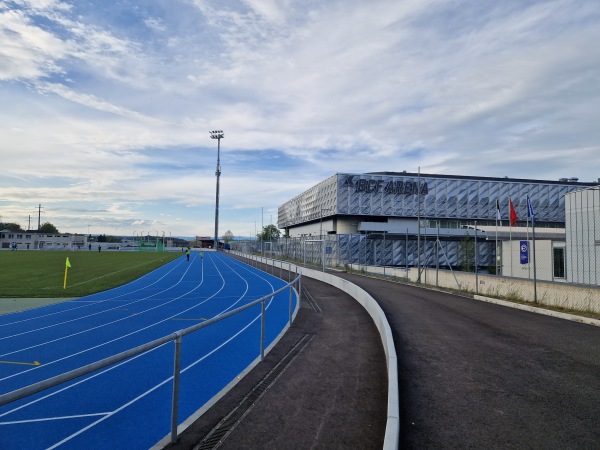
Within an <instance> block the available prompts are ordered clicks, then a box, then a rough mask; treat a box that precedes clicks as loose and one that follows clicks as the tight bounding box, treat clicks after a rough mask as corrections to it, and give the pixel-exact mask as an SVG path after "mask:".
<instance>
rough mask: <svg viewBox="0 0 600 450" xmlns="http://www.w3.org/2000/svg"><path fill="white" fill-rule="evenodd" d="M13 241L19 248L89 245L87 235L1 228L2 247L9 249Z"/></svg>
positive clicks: (58, 247) (68, 247)
mask: <svg viewBox="0 0 600 450" xmlns="http://www.w3.org/2000/svg"><path fill="white" fill-rule="evenodd" d="M13 243H14V244H16V245H17V250H77V249H83V248H85V247H86V246H87V235H85V234H71V233H56V234H54V233H44V232H39V231H30V230H28V231H12V230H0V248H1V249H3V250H8V249H10V248H11V244H13Z"/></svg>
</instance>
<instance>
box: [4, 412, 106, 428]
mask: <svg viewBox="0 0 600 450" xmlns="http://www.w3.org/2000/svg"><path fill="white" fill-rule="evenodd" d="M108 414H110V413H107V412H103V413H95V414H78V415H75V416H58V417H43V418H41V419H29V420H15V421H13V422H0V426H2V425H17V424H20V423H33V422H51V421H53V420H68V419H81V418H85V417H97V416H106V415H108Z"/></svg>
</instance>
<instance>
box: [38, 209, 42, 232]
mask: <svg viewBox="0 0 600 450" xmlns="http://www.w3.org/2000/svg"><path fill="white" fill-rule="evenodd" d="M40 228H42V205H41V203H40V205H39V206H38V231H40Z"/></svg>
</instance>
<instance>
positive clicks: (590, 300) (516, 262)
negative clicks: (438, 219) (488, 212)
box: [231, 202, 600, 314]
mask: <svg viewBox="0 0 600 450" xmlns="http://www.w3.org/2000/svg"><path fill="white" fill-rule="evenodd" d="M599 203H600V202H599ZM590 217H591V222H590V223H591V225H589V226H586V227H583V228H582V230H585V232H584V231H581V230H580V231H578V232H572V233H571V234H569V233H568V232H567V235H566V239H565V235H564V233H561V232H557V231H554V230H542V231H539V230H538V231H537V234H536V230H534V229H533V227H531V228H530V229H528V230H527V234H526V235H523V236H520V235H519V234H517V233H514V236H508V238H507V237H506V236H503V237H502V239H501V240H499V239H498V236H497V235H496V236H495V235H494V233H493V232H488V233H482V232H478V231H477V230H476V229H473V228H470V229H465V230H464V233H463V234H462V235H460V234H459V235H456V236H453V237H450V238H449V237H447V236H446V237H440V236H439V235H435V236H432V235H431V234H429V235H423V236H418V235H417V236H416V235H414V234H412V235H410V234H409V233H406V234H405V235H402V234H394V235H389V234H385V233H373V234H347V235H339V234H335V235H333V234H332V235H323V236H320V237H319V236H306V237H298V238H280V239H278V240H277V241H276V242H261V241H259V240H249V241H234V242H232V243H231V248H232V250H237V251H241V252H244V253H248V254H259V255H264V256H269V257H272V258H277V259H281V260H286V261H293V262H295V263H298V264H300V265H304V266H306V267H311V268H321V269H322V270H326V269H334V270H352V271H357V272H361V273H368V274H372V275H377V276H383V277H386V278H391V279H398V280H402V281H406V282H414V283H419V284H427V285H431V286H436V287H439V288H446V289H451V290H457V291H461V292H464V293H467V294H469V295H482V296H489V297H493V298H499V299H506V300H510V301H517V302H524V303H533V304H540V305H545V306H551V307H554V308H562V309H567V310H575V311H580V312H587V313H592V314H600V275H599V274H598V273H597V271H598V265H596V264H597V262H598V261H600V236H598V234H596V235H595V237H594V235H593V233H591V230H592V229H594V230H597V231H594V232H595V233H597V232H598V231H600V215H599V214H596V215H592V216H590ZM594 227H595V228H594ZM534 236H535V237H534ZM582 246H583V247H585V248H586V249H587V250H586V251H583V250H582ZM569 254H571V255H573V254H575V255H577V258H579V260H578V262H577V264H573V262H574V260H573V256H571V257H569ZM570 266H573V267H571V271H570ZM581 267H583V268H586V269H585V270H584V274H583V275H581V274H578V272H576V270H578V268H581ZM582 279H585V281H586V282H582Z"/></svg>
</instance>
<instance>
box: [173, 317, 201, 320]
mask: <svg viewBox="0 0 600 450" xmlns="http://www.w3.org/2000/svg"><path fill="white" fill-rule="evenodd" d="M173 320H208V319H207V318H206V317H199V318H197V319H195V318H193V317H189V318H188V317H174V318H173Z"/></svg>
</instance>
